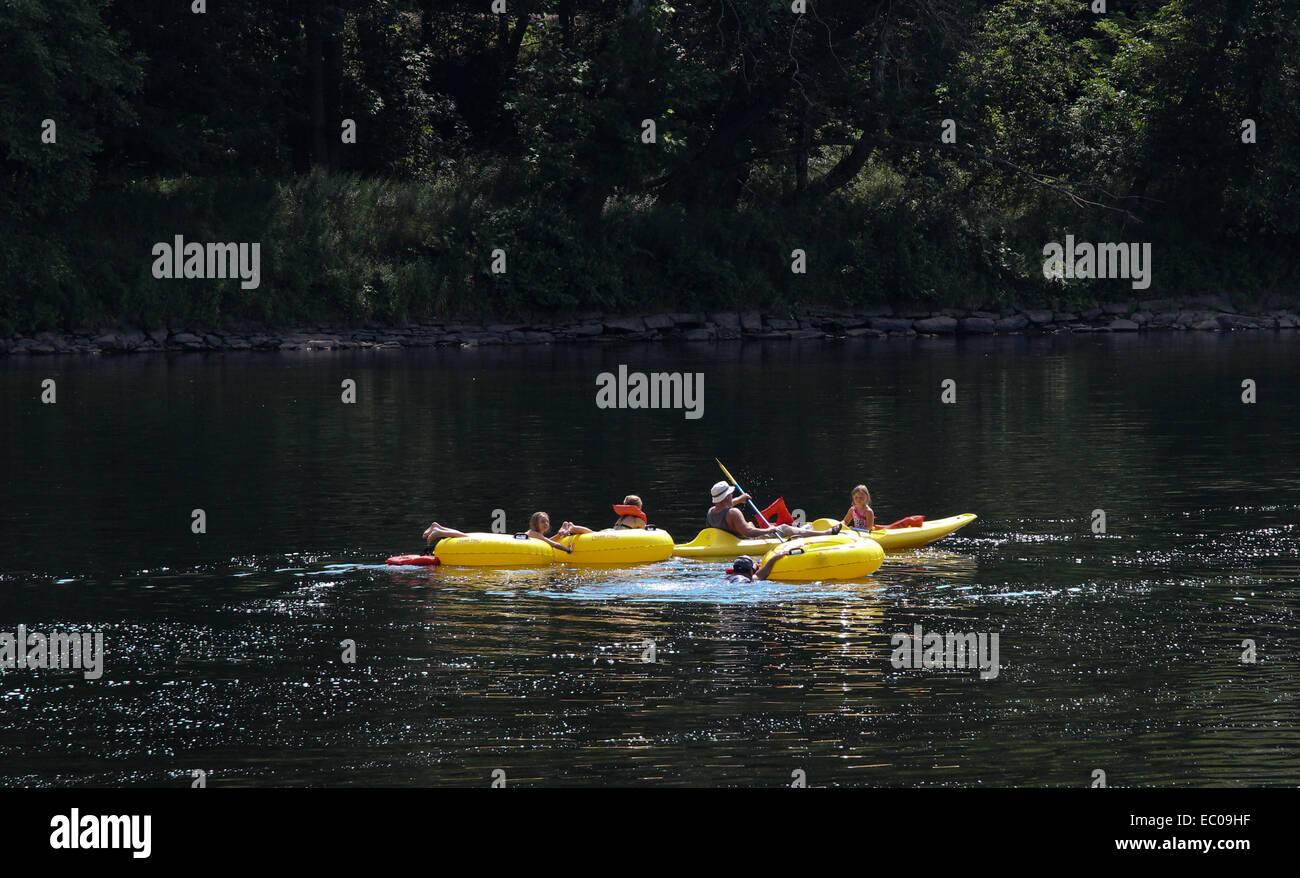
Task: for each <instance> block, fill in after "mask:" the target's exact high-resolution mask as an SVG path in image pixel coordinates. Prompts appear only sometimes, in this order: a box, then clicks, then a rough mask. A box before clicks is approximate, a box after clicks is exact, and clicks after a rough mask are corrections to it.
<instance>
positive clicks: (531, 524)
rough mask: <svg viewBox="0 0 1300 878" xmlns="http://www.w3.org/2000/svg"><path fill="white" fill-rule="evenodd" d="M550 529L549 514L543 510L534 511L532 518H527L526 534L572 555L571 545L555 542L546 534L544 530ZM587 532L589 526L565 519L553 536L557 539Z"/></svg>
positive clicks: (589, 531)
mask: <svg viewBox="0 0 1300 878" xmlns="http://www.w3.org/2000/svg"><path fill="white" fill-rule="evenodd" d="M550 529H551V516H549V515H547V514H546V513H545V512H534V513H533V516H532V518H530V519H528V535H529V536H530V537H532V538H533V539H535V540H541V541H542V542H544V543H546V544H547V545H548V546H551V547H553V548H556V549H559V550H560V551H561V552H568V553H569V554H570V555H572V554H573V547H572V546H566V545H564V543H557V542H556V541H555V540H553V539H551V538H550V537H548V536H547V535H546V532H547V531H548V530H550ZM589 533H591V528H589V527H583V526H582V525H580V524H574V523H573V522H572V521H566V522H564V524H562V525H560V529H559V530H557V531H556V532H555V536H556V538H557V539H564V538H565V537H568V536H574V537H576V536H577V535H578V534H589Z"/></svg>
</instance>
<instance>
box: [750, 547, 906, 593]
mask: <svg viewBox="0 0 1300 878" xmlns="http://www.w3.org/2000/svg"><path fill="white" fill-rule="evenodd" d="M794 542H795V543H796V545H795V547H794V548H793V549H789V548H788V547H782V548H779V549H773V550H772V551H771V552H768V553H767V555H764V556H763V560H762V562H760V564H759V566H760V567H761V566H762V565H763V564H765V563H767V561H768V559H769V558H770V557H771V555H772V554H773V553H775V552H781V551H784V552H787V554H785V555H783V556H782V557H780V558H778V559H777V561H776V563H775V564H773V565H772V570H771V572H770V573H768V575H767V578H768V579H775V580H779V581H782V582H816V581H820V580H823V579H861V578H863V577H864V576H870V575H871V574H872V573H875V572H876V570H878V569H879V568H880V564H881V562H882V561H884V560H885V550H884V549H882V548H880V544H879V543H877V542H876V541H875V540H873V539H871V538H869V537H858V538H856V539H854V540H853V541H851V542H845V541H844V540H842V539H841V538H840V537H839V536H838V535H836V536H833V537H805V538H803V539H796V540H794Z"/></svg>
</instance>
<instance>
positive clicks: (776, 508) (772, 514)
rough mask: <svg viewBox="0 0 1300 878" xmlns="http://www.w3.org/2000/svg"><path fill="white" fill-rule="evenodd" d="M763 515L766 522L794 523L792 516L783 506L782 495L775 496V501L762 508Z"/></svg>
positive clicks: (783, 499)
mask: <svg viewBox="0 0 1300 878" xmlns="http://www.w3.org/2000/svg"><path fill="white" fill-rule="evenodd" d="M763 517H764V518H766V519H767V523H768V524H794V516H793V515H791V514H790V512H789V510H787V509H786V508H785V498H784V497H777V498H776V502H775V503H773V504H772V505H771V506H769V507H767V508H766V509H764V510H763Z"/></svg>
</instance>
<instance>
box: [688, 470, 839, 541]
mask: <svg viewBox="0 0 1300 878" xmlns="http://www.w3.org/2000/svg"><path fill="white" fill-rule="evenodd" d="M709 494H710V496H712V497H713V505H712V506H710V507H709V511H708V512H707V513H705V515H704V524H705V526H706V527H716V528H718V529H719V530H725V531H727V532H728V533H732V534H735V535H736V536H738V537H740V538H741V539H742V540H762V539H770V538H771V537H775V536H780V537H784V538H786V539H789V538H790V537H825V536H830V535H831V534H837V533H839V532H840V528H841V527H842V525H839V524H836V525H835V526H834V527H832V528H830V529H829V530H816V529H814V528H811V527H808V526H806V525H805V526H804V527H796V526H794V525H789V524H779V525H776V526H775V527H754V525H752V524H750V523H749V522H748V521H746V520H745V513H743V512H741V511H740V509H739V507H740V506H743V505H744V504H745V501H747V500H749V495H748V494H736V486H735V485H733V484H731V483H730V482H718V483H717V484H716V485H714V486H713V489H712V490H711V491H710V492H709ZM733 495H735V496H733Z"/></svg>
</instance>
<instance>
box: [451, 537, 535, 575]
mask: <svg viewBox="0 0 1300 878" xmlns="http://www.w3.org/2000/svg"><path fill="white" fill-rule="evenodd" d="M433 553H434V555H436V556H437V557H438V560H439V561H441V562H442V563H443V564H445V565H447V566H450V567H545V566H546V565H548V564H550V563H551V562H552V561H553V560H554V559H555V550H554V549H552V548H551V547H550V546H548V545H547V544H546V543H544V542H542V541H541V540H534V539H532V538H530V537H520V536H516V535H513V534H485V533H472V534H466V535H465V536H463V537H451V538H449V539H443V540H439V541H438V545H437V546H436V547H435V548H434V551H433Z"/></svg>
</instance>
